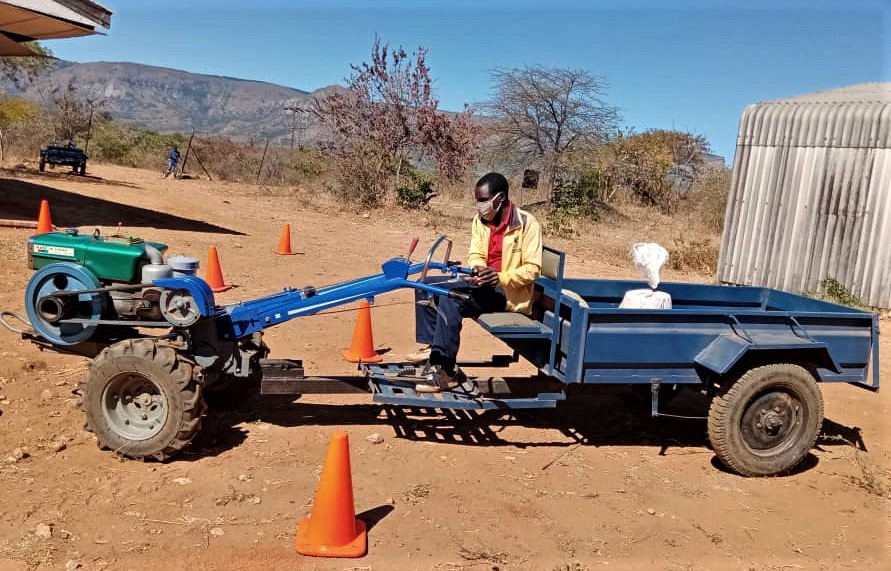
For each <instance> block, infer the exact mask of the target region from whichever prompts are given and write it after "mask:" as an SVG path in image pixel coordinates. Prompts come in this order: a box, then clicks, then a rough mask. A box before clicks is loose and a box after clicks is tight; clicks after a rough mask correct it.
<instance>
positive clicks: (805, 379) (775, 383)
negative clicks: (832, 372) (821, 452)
mask: <svg viewBox="0 0 891 571" xmlns="http://www.w3.org/2000/svg"><path fill="white" fill-rule="evenodd" d="M822 423H823V396H822V394H821V393H820V388H819V387H818V386H817V383H816V380H815V379H814V376H813V375H812V374H811V373H810V372H809V371H808V370H807V369H805V368H804V367H801V366H799V365H793V364H790V363H781V364H772V365H764V366H760V367H756V368H754V369H750V370H749V371H746V372H745V373H744V374H743V375H742V376H741V377H739V379H738V380H737V381H736V382H734V383H732V384H730V385H729V386H726V387H725V390H724V392H723V393H721V394H718V395H717V396H715V398H714V399H713V400H712V403H711V407H710V409H709V415H708V438H709V441H710V442H711V445H712V448H713V449H714V451H715V454H716V455H717V456H718V458H719V459H720V460H721V462H723V463H724V465H726V466H727V467H728V468H730V469H731V470H733V471H734V472H736V473H738V474H741V475H743V476H775V475H779V474H783V473H786V472H788V471H789V470H791V469H792V468H794V467H795V466H796V465H798V463H799V462H801V461H802V460H803V459H804V457H805V456H806V455H807V453H808V451H810V449H811V448H812V447H813V445H814V443H815V442H816V440H817V435H818V434H819V432H820V426H821V425H822Z"/></svg>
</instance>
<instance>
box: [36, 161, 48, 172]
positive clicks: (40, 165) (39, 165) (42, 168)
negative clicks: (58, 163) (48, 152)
mask: <svg viewBox="0 0 891 571" xmlns="http://www.w3.org/2000/svg"><path fill="white" fill-rule="evenodd" d="M37 169H38V170H39V171H40V172H43V171H45V170H46V161H45V160H43V159H40V162H39V163H37Z"/></svg>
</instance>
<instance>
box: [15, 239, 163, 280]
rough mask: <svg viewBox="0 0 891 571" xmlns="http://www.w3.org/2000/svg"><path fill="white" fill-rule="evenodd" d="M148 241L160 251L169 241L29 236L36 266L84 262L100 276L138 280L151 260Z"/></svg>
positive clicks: (32, 258) (104, 278)
mask: <svg viewBox="0 0 891 571" xmlns="http://www.w3.org/2000/svg"><path fill="white" fill-rule="evenodd" d="M146 244H148V245H150V246H153V247H154V248H157V249H158V250H160V251H161V252H164V251H165V250H166V249H167V244H162V243H159V242H145V241H144V240H142V239H141V238H137V237H134V236H99V237H93V236H92V235H87V236H82V235H79V234H69V233H67V232H49V233H47V234H38V235H36V236H31V237H30V238H28V256H29V258H30V262H31V264H30V265H31V268H32V269H34V270H39V269H41V268H43V267H45V266H48V265H50V264H54V263H57V262H72V263H75V264H80V265H82V266H84V267H85V268H87V269H88V270H90V271H91V272H93V274H94V275H95V276H96V277H98V278H99V279H100V280H108V281H117V282H126V283H136V282H138V281H139V280H140V277H141V269H142V266H144V265H146V264H148V263H149V259H148V257H147V256H146V255H145V245H146Z"/></svg>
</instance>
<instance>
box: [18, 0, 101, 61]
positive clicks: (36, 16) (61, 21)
mask: <svg viewBox="0 0 891 571" xmlns="http://www.w3.org/2000/svg"><path fill="white" fill-rule="evenodd" d="M110 26H111V12H110V11H109V10H108V9H107V8H104V7H103V6H100V5H99V4H96V3H95V2H90V1H89V0H7V1H4V2H0V33H2V34H3V35H4V36H5V37H4V38H0V56H7V55H29V54H30V50H27V48H26V47H25V46H21V45H12V44H18V43H19V42H27V41H32V40H53V39H58V38H74V37H78V36H89V35H91V34H100V33H102V32H100V31H97V29H96V28H97V27H98V28H105V29H108V28H109V27H110ZM22 50H25V51H26V52H27V53H22Z"/></svg>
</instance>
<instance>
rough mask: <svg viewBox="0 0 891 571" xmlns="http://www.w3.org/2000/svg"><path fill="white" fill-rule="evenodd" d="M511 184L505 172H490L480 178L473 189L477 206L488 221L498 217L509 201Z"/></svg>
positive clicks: (483, 217)
mask: <svg viewBox="0 0 891 571" xmlns="http://www.w3.org/2000/svg"><path fill="white" fill-rule="evenodd" d="M509 186H510V185H509V184H508V182H507V179H506V178H504V175H503V174H500V173H497V172H490V173H488V174H485V175H483V176H482V178H480V179H479V180H478V181H477V183H476V187H475V188H474V189H473V197H474V199H476V208H477V211H478V212H479V214H480V218H482V219H483V220H485V221H486V222H491V221H492V220H494V219H496V218H497V217H498V215H499V214H501V210H502V209H503V208H504V206H505V205H506V204H507V203H508V192H509Z"/></svg>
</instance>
